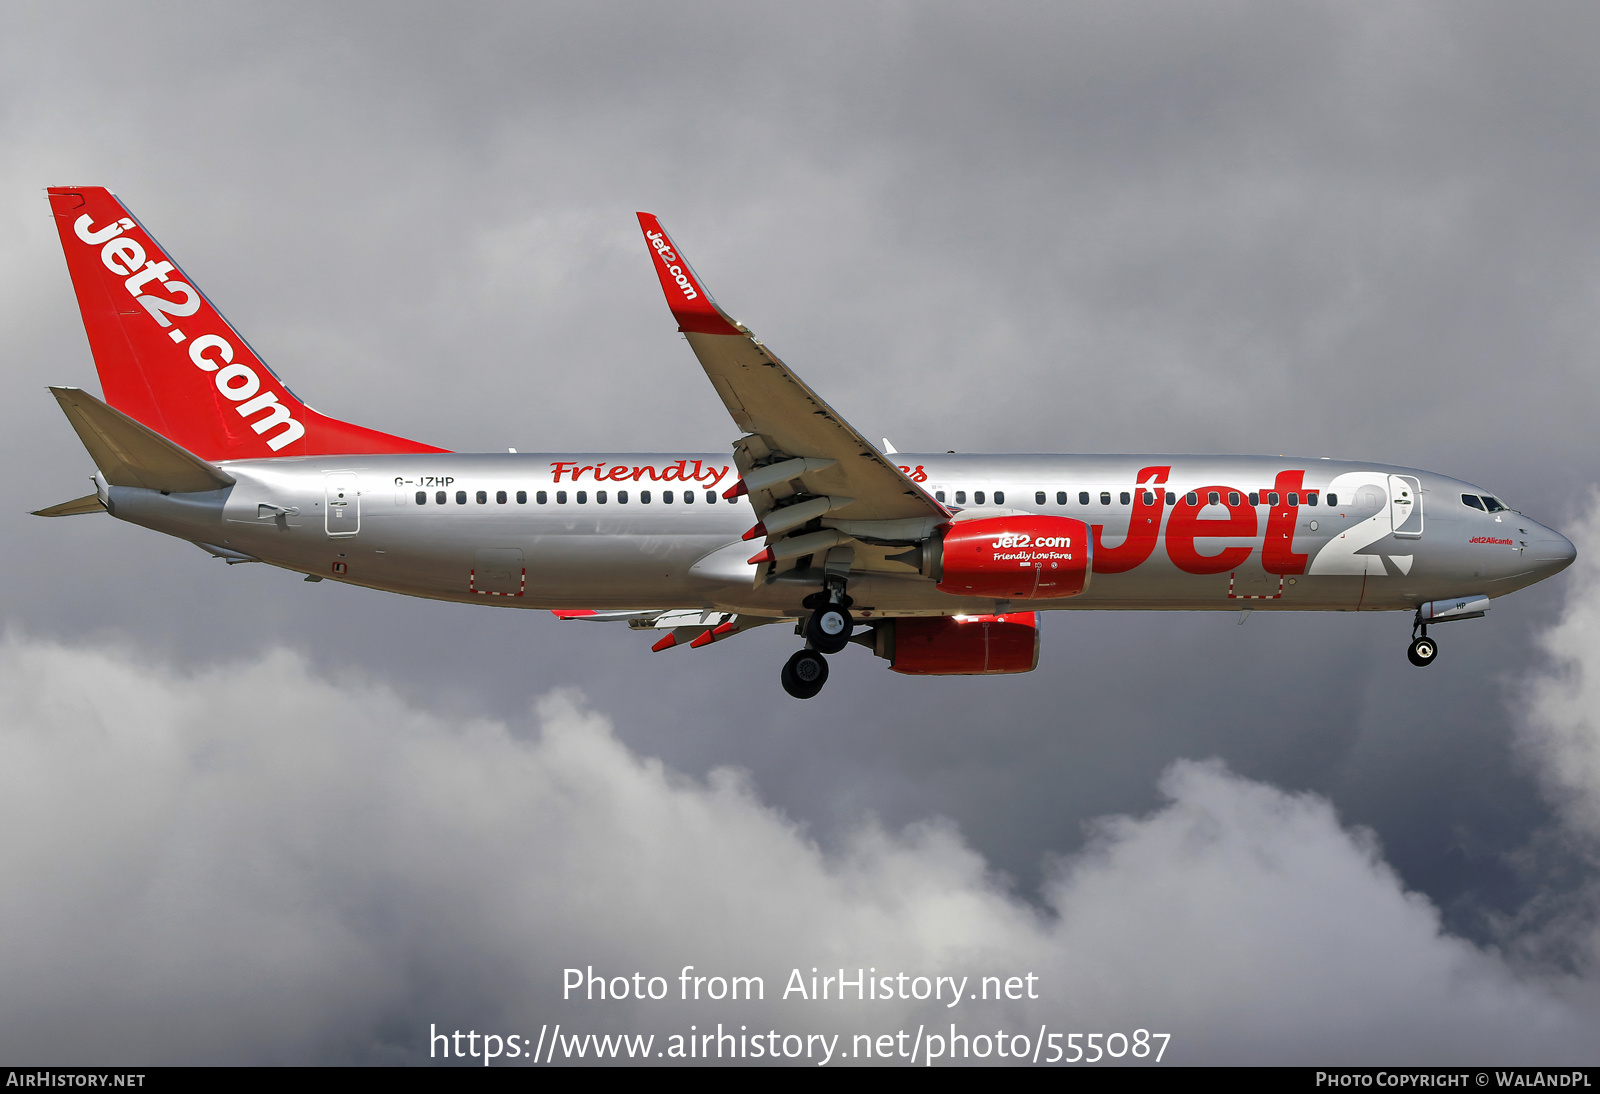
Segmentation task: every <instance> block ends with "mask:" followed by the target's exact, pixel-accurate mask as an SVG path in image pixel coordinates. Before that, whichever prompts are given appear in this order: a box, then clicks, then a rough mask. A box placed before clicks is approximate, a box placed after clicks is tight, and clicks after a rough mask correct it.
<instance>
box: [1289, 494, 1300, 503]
mask: <svg viewBox="0 0 1600 1094" xmlns="http://www.w3.org/2000/svg"><path fill="white" fill-rule="evenodd" d="M1289 504H1290V505H1299V504H1300V495H1299V494H1290V495H1289Z"/></svg>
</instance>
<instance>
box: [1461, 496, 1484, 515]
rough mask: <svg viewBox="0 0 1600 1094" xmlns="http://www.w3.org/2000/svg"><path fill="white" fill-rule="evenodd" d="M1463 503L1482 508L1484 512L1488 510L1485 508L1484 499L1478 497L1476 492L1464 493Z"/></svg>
mask: <svg viewBox="0 0 1600 1094" xmlns="http://www.w3.org/2000/svg"><path fill="white" fill-rule="evenodd" d="M1461 503H1462V504H1463V505H1470V506H1472V508H1474V509H1478V510H1482V511H1484V512H1487V511H1488V510H1486V509H1484V508H1483V499H1482V498H1480V497H1478V495H1476V494H1462V495H1461Z"/></svg>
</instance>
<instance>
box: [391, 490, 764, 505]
mask: <svg viewBox="0 0 1600 1094" xmlns="http://www.w3.org/2000/svg"><path fill="white" fill-rule="evenodd" d="M574 493H576V494H577V499H576V500H577V503H578V504H579V505H587V504H588V503H589V491H587V490H577V491H574ZM606 493H607V492H606V491H604V490H596V491H595V492H594V501H595V504H596V505H604V504H606ZM555 494H556V504H557V505H565V504H567V492H566V491H565V490H557V491H556V492H555ZM616 494H617V504H618V505H627V504H628V492H627V491H626V490H618V491H617V492H616ZM694 495H695V492H694V491H693V490H685V491H684V492H683V504H685V505H692V504H693V503H694ZM676 497H677V495H676V494H675V493H674V492H673V491H671V490H663V491H661V504H662V505H671V504H672V503H673V501H674V500H675V498H676ZM476 500H477V502H478V504H479V505H488V504H489V491H487V490H479V491H478V492H477V499H476ZM494 500H495V503H496V504H498V505H504V504H505V503H506V492H505V491H504V490H496V491H495V494H494ZM728 500H729V501H730V502H732V503H733V504H735V505H737V504H738V501H739V499H738V498H729V499H728ZM433 501H434V504H435V505H446V504H448V503H449V501H450V493H449V491H447V490H439V491H436V492H435V493H434V495H433ZM533 501H534V504H535V505H545V504H548V503H549V501H550V495H549V493H548V492H546V491H544V490H540V491H537V492H536V493H535V494H534V495H533ZM716 502H717V492H716V491H715V490H707V491H706V504H707V505H715V504H716ZM417 504H418V505H427V504H428V492H427V491H426V490H418V491H417ZM456 504H457V505H465V504H467V492H466V491H465V490H457V491H456ZM517 504H518V505H527V504H528V492H527V491H526V490H518V491H517ZM639 504H640V505H649V504H650V491H648V490H641V491H639Z"/></svg>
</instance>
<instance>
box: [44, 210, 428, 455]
mask: <svg viewBox="0 0 1600 1094" xmlns="http://www.w3.org/2000/svg"><path fill="white" fill-rule="evenodd" d="M49 195H50V209H51V212H53V213H54V214H55V218H56V228H57V230H58V231H59V232H60V233H61V246H62V249H63V250H64V251H65V252H66V257H67V270H68V272H70V273H71V275H72V287H73V290H74V291H75V292H76V293H77V296H78V307H79V309H80V310H81V311H82V313H83V326H84V329H85V330H86V331H87V332H88V335H89V349H90V351H91V352H92V353H93V354H94V363H95V368H96V370H97V371H98V372H99V374H100V384H101V387H102V388H103V389H104V391H105V398H106V402H107V403H108V404H110V405H111V406H113V407H115V408H116V409H118V410H120V411H122V412H123V413H124V414H127V415H128V416H129V417H131V418H133V419H135V420H136V421H138V422H141V423H143V424H144V425H146V426H148V427H149V428H151V429H153V430H155V431H156V432H157V433H160V434H161V435H162V436H163V437H166V438H167V439H169V440H171V441H173V442H174V443H176V444H177V445H179V446H180V447H182V448H183V449H186V450H187V451H189V452H191V453H193V454H194V455H196V456H199V457H201V458H202V459H204V460H213V461H215V460H238V459H253V458H259V457H265V456H323V455H338V454H346V453H348V454H358V453H359V454H366V453H387V452H442V451H445V450H444V449H441V448H435V447H434V446H433V445H427V444H420V443H418V442H416V441H408V440H406V439H404V438H403V437H395V436H392V435H390V434H388V433H380V432H378V431H377V430H375V429H366V428H363V427H362V426H358V425H351V424H350V423H349V422H341V421H338V420H337V419H334V418H329V417H326V416H324V415H322V414H318V413H317V412H316V411H314V410H312V409H311V408H310V407H308V406H306V405H305V404H304V403H302V402H301V401H300V400H299V399H297V398H295V396H294V394H293V393H292V392H290V391H289V389H288V388H287V387H285V386H284V385H283V383H282V381H280V380H279V379H278V377H277V376H276V375H274V374H273V372H272V370H271V369H269V368H268V367H267V366H266V364H265V363H264V362H262V361H261V359H260V358H259V357H257V356H256V355H255V353H254V351H252V350H251V348H250V345H249V343H247V342H246V341H245V340H244V338H243V337H241V336H240V334H239V332H238V331H236V330H234V329H233V327H232V326H231V325H230V324H229V323H228V321H227V320H226V319H224V318H223V317H222V314H221V313H220V312H218V311H217V310H216V308H214V307H213V306H212V304H211V301H210V300H208V299H207V298H206V296H205V295H204V294H203V293H202V292H201V291H200V290H199V288H197V287H196V286H195V284H194V282H193V280H192V279H191V278H189V277H188V275H186V274H185V273H184V272H183V270H182V269H180V268H179V267H178V265H177V263H176V262H174V261H173V260H172V258H171V256H170V255H168V254H167V252H166V251H165V250H164V249H163V248H162V247H161V245H160V244H159V243H157V242H156V240H155V238H154V237H153V236H151V235H150V233H149V232H147V231H145V229H144V227H143V226H142V225H141V224H140V223H139V222H138V220H136V219H135V218H134V216H133V215H132V214H131V213H129V212H128V210H127V207H126V206H124V205H123V204H122V203H121V202H120V201H119V200H118V199H117V198H116V196H115V195H113V194H112V193H111V192H110V191H108V190H106V189H104V188H103V187H98V186H70V187H69V186H60V187H51V188H50V190H49Z"/></svg>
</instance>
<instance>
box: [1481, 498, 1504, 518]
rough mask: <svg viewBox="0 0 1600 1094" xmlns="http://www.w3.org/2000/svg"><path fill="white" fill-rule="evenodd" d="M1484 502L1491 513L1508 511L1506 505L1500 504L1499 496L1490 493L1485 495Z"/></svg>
mask: <svg viewBox="0 0 1600 1094" xmlns="http://www.w3.org/2000/svg"><path fill="white" fill-rule="evenodd" d="M1483 504H1484V505H1485V506H1486V507H1487V508H1488V510H1489V512H1491V513H1504V512H1505V511H1506V507H1505V506H1504V505H1501V504H1500V499H1499V498H1493V497H1490V496H1489V495H1488V494H1485V495H1484V496H1483Z"/></svg>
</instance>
